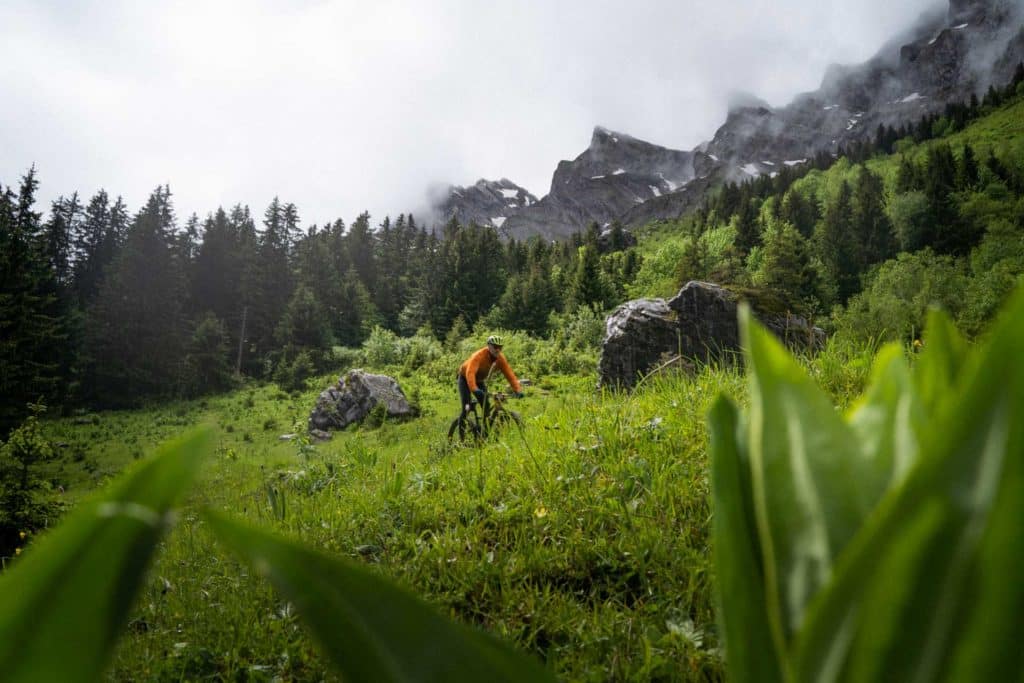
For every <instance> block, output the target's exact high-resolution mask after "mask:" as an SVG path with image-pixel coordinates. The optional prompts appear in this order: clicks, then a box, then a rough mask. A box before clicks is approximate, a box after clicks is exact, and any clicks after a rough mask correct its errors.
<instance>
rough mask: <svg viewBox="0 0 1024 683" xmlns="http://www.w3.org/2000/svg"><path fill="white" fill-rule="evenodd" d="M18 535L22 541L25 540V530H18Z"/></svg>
mask: <svg viewBox="0 0 1024 683" xmlns="http://www.w3.org/2000/svg"><path fill="white" fill-rule="evenodd" d="M18 537H19V538H20V539H21V540H23V541H24V540H25V532H24V531H19V532H18Z"/></svg>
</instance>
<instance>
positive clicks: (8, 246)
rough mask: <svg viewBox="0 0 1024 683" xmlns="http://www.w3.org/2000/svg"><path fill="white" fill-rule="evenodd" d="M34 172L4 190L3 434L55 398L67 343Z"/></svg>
mask: <svg viewBox="0 0 1024 683" xmlns="http://www.w3.org/2000/svg"><path fill="white" fill-rule="evenodd" d="M38 187H39V181H38V180H37V179H36V174H35V168H34V167H33V168H31V169H30V170H29V171H28V173H26V174H25V175H24V177H23V178H22V181H21V185H20V187H19V190H18V193H17V194H15V193H14V192H12V191H11V190H10V189H9V188H8V189H6V190H5V189H3V188H2V187H0V435H2V436H6V434H7V433H8V432H9V431H10V430H11V429H13V428H14V427H16V426H17V425H18V424H19V423H20V422H21V420H22V418H23V417H25V415H27V412H28V404H29V403H30V402H34V401H37V400H38V399H40V398H42V399H44V400H50V401H52V399H55V398H56V396H57V394H56V392H57V387H58V383H59V382H60V379H61V377H60V365H59V362H58V359H57V355H58V354H57V353H55V352H56V351H57V350H59V349H62V348H63V345H64V344H66V338H65V335H64V330H63V328H62V326H61V322H62V321H61V320H59V319H58V318H55V317H54V310H55V305H56V303H57V300H56V294H55V282H56V274H55V272H54V270H53V264H52V263H51V262H50V260H49V259H48V257H47V250H46V248H45V242H44V240H43V236H42V234H41V233H42V226H41V222H40V219H41V215H40V214H39V213H38V212H37V211H35V209H34V206H35V194H36V191H37V189H38Z"/></svg>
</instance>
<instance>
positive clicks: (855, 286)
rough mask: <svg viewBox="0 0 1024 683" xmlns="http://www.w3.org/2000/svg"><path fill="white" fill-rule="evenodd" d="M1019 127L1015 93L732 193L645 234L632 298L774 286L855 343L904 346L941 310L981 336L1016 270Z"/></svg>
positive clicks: (1022, 206)
mask: <svg viewBox="0 0 1024 683" xmlns="http://www.w3.org/2000/svg"><path fill="white" fill-rule="evenodd" d="M1022 121H1024V100H1022V98H1021V97H1020V96H1019V95H1014V96H1013V97H1011V98H1010V99H1009V100H1008V101H1007V102H1006V103H1004V104H1001V105H999V106H990V107H988V108H983V109H981V110H979V113H978V115H977V117H976V118H975V119H974V120H971V121H969V122H967V123H965V124H963V125H962V126H961V127H960V128H959V129H957V130H953V126H951V124H950V119H947V118H946V117H935V118H933V119H931V120H926V123H927V128H928V132H927V133H926V134H923V135H919V137H921V138H923V139H920V140H919V141H915V135H918V134H916V133H915V135H908V136H907V137H904V138H901V139H898V140H894V141H892V142H891V143H889V144H891V147H892V150H893V151H892V152H891V153H887V152H886V150H885V149H878V148H869V149H867V150H866V151H860V152H858V153H857V155H856V156H857V157H859V159H858V160H856V161H853V160H851V159H850V158H849V157H845V156H844V157H842V158H840V159H838V160H837V161H835V162H834V163H832V164H830V165H829V166H827V167H825V168H818V167H815V166H811V165H805V166H804V167H798V168H796V169H794V170H793V171H791V172H789V173H785V174H780V175H778V176H776V177H774V178H761V179H759V180H757V181H754V182H752V183H748V184H746V185H742V186H737V185H727V186H725V188H724V189H723V190H722V191H720V192H719V193H718V195H716V196H715V197H714V198H713V199H712V200H711V201H710V202H708V204H706V205H705V207H704V208H703V210H702V211H699V212H698V213H697V214H696V215H695V216H694V217H693V218H690V219H684V220H681V221H674V222H660V223H655V224H652V225H651V226H649V227H648V228H647V229H646V231H645V232H644V233H642V235H641V240H640V245H639V248H638V249H639V253H640V254H641V256H642V266H641V267H640V268H639V270H638V271H637V275H636V278H635V280H633V282H632V283H631V284H629V285H627V287H626V290H627V293H628V295H629V296H631V297H646V296H659V297H668V296H671V295H672V294H674V293H675V292H676V291H677V290H678V288H679V287H680V286H681V284H682V283H684V282H686V281H687V280H690V279H710V280H713V281H718V282H722V283H727V284H730V285H731V286H733V287H735V288H739V289H747V288H754V289H755V290H760V291H768V292H774V293H775V294H776V295H777V296H778V297H780V298H781V300H782V301H783V302H785V304H786V305H787V306H789V307H791V309H792V310H796V311H800V312H803V313H804V314H810V315H812V316H814V317H815V318H816V319H817V320H818V321H820V322H821V323H823V324H828V325H832V326H833V327H834V329H840V330H842V331H843V332H844V334H846V335H848V336H851V337H853V338H857V339H859V340H861V341H867V340H869V339H879V338H894V339H903V340H905V341H911V340H912V336H911V335H912V334H913V331H914V330H920V329H921V328H922V326H923V323H924V315H925V312H926V310H927V307H928V305H929V304H931V303H939V304H942V305H944V306H946V307H947V309H948V310H950V311H951V312H952V313H953V314H954V315H955V316H956V317H957V318H958V320H959V322H960V324H961V325H962V326H963V327H964V328H965V329H967V330H968V331H969V332H971V333H977V332H979V331H980V330H981V329H982V327H983V326H984V324H985V321H987V320H989V319H990V318H991V317H992V315H993V314H994V312H995V310H996V309H997V308H998V306H999V304H1000V302H1001V301H1003V300H1004V298H1005V297H1006V296H1007V295H1008V293H1009V292H1010V291H1011V289H1012V288H1013V285H1014V283H1015V281H1016V277H1017V275H1018V274H1019V273H1021V272H1022V267H1024V260H1022V256H1021V252H1020V248H1019V246H1018V245H1019V243H1020V239H1021V237H1020V236H1021V234H1024V233H1022V231H1024V222H1022V221H1024V218H1022V217H1024V200H1022V191H1024V186H1022V180H1024V123H1022ZM965 150H969V152H965ZM965 154H966V155H967V157H969V158H965ZM940 226H941V227H940ZM872 231H876V232H872Z"/></svg>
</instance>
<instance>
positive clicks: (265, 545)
mask: <svg viewBox="0 0 1024 683" xmlns="http://www.w3.org/2000/svg"><path fill="white" fill-rule="evenodd" d="M207 517H208V519H209V521H210V525H211V527H212V528H213V529H214V531H215V532H216V534H217V536H218V538H220V540H221V541H222V542H224V543H225V544H226V545H227V546H228V547H230V548H231V549H232V550H233V551H234V552H235V553H237V554H238V555H240V556H242V557H244V558H245V559H246V560H247V561H248V562H249V563H251V564H252V565H253V566H254V567H255V568H256V569H257V570H258V571H260V572H261V573H262V574H264V575H266V576H267V577H268V578H269V579H270V581H271V582H272V583H273V584H274V586H275V587H276V588H277V589H278V590H279V591H280V592H281V593H282V594H283V595H284V596H285V597H286V598H287V599H288V600H290V601H291V602H292V603H294V604H295V606H296V608H297V610H298V612H299V614H300V615H301V616H302V617H303V618H304V619H305V621H306V623H307V624H308V625H309V627H310V629H311V630H312V632H313V636H314V638H316V640H318V641H319V643H320V645H321V647H322V650H323V652H324V653H325V654H326V655H327V656H328V657H329V658H330V659H331V661H333V662H334V664H335V666H336V667H337V669H338V671H339V672H340V673H341V674H342V675H343V676H344V677H345V678H346V679H348V680H353V681H546V680H553V677H552V675H551V673H550V672H548V671H547V670H546V669H545V668H544V667H543V666H542V665H541V664H540V663H539V662H537V661H535V660H534V659H533V658H531V657H529V656H527V655H524V654H520V653H518V652H516V651H515V650H513V649H512V648H511V647H509V646H508V645H505V644H504V643H502V642H501V641H499V640H497V639H496V638H494V637H492V636H490V635H488V634H486V633H484V632H482V631H477V630H474V629H471V628H467V627H465V626H462V625H460V624H457V623H455V622H453V621H450V620H448V619H446V618H444V617H443V616H441V615H440V614H438V613H437V611H436V610H435V609H433V608H432V607H430V606H429V605H427V604H426V603H424V602H423V601H421V600H420V599H418V598H416V597H414V596H413V595H411V594H410V593H408V592H406V591H405V590H403V589H401V588H399V587H397V586H395V585H394V584H392V583H391V582H389V581H387V580H386V579H384V578H382V577H380V576H377V575H376V574H374V573H373V572H371V571H369V570H368V569H366V568H364V567H360V566H358V565H354V564H351V563H349V562H345V561H342V560H340V559H337V558H334V557H330V556H328V555H325V554H323V553H320V552H318V551H315V550H312V549H310V548H307V547H304V546H302V545H300V544H298V543H294V542H291V541H287V540H283V539H279V538H276V537H275V536H273V535H271V534H269V533H267V532H265V531H260V530H258V529H254V528H251V527H248V526H244V525H242V524H239V523H238V522H234V521H231V520H229V519H228V518H226V517H224V516H222V515H219V514H216V513H213V512H208V513H207Z"/></svg>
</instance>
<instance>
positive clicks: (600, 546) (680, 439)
mask: <svg viewBox="0 0 1024 683" xmlns="http://www.w3.org/2000/svg"><path fill="white" fill-rule="evenodd" d="M328 381H329V378H321V379H320V380H319V381H317V382H312V383H311V386H315V387H316V389H310V390H308V391H306V392H303V393H301V394H297V395H294V396H289V395H286V394H283V393H282V392H280V391H278V390H277V389H276V387H274V386H273V385H270V386H265V387H253V388H246V389H242V390H240V391H237V392H234V393H232V394H228V395H224V396H219V397H214V398H209V399H206V400H205V401H197V402H182V403H178V404H173V405H169V406H162V407H159V408H153V409H150V410H141V411H134V412H111V413H98V414H96V415H95V419H93V417H92V416H90V417H89V419H87V420H82V419H75V420H72V419H65V420H56V421H51V422H49V423H47V426H48V428H49V434H50V436H51V437H52V438H53V439H54V440H56V441H62V442H64V443H67V444H68V446H67V447H66V450H67V451H68V453H69V457H67V458H65V459H64V461H62V463H61V464H60V465H59V466H58V467H57V468H56V469H55V470H54V472H53V473H52V476H53V478H54V479H55V480H56V481H57V482H59V483H61V485H63V486H64V487H65V490H66V493H65V494H64V495H65V496H67V497H70V498H72V499H75V498H77V497H78V496H80V495H82V494H83V493H85V492H86V491H88V490H90V489H92V488H94V487H96V486H98V485H100V484H101V483H103V482H104V481H105V480H106V478H107V477H108V476H110V475H113V474H115V473H116V472H118V471H120V470H121V469H122V468H123V467H124V466H126V465H127V464H129V463H130V462H131V461H132V460H134V459H135V457H136V456H139V457H145V456H146V455H148V454H149V453H150V452H151V451H152V450H153V448H154V446H155V444H157V443H159V442H160V441H162V440H164V439H166V438H167V437H168V436H170V435H172V434H176V433H178V432H180V431H182V430H183V429H185V428H186V427H187V426H188V425H192V424H199V423H210V424H213V425H214V427H215V431H216V437H215V438H216V444H217V445H216V448H215V453H216V455H215V456H214V458H213V459H212V461H211V462H207V463H206V464H205V466H204V469H203V471H202V474H201V479H200V483H199V485H198V486H197V487H196V488H195V492H194V493H193V495H192V496H191V498H190V499H189V501H188V503H187V504H186V505H185V506H184V508H183V510H182V511H181V514H180V518H179V523H178V525H177V527H176V528H175V530H174V531H173V532H172V533H171V534H170V535H169V536H168V537H167V538H166V540H165V541H164V543H163V548H162V551H161V552H160V553H159V554H158V557H157V560H156V564H155V565H154V567H153V569H152V571H151V573H150V577H149V579H148V581H147V582H146V584H145V585H144V588H143V591H142V594H141V597H140V600H139V602H138V604H137V606H136V609H135V611H134V613H133V615H132V618H131V622H130V625H129V629H128V634H127V635H126V637H125V638H124V639H123V640H122V641H121V643H120V645H119V649H118V652H117V654H116V657H115V662H114V666H113V670H112V673H113V675H114V676H115V677H116V678H119V679H120V678H132V679H151V678H155V679H163V680H181V679H194V678H199V677H203V676H214V677H219V678H230V679H235V678H237V677H241V678H243V679H244V678H246V677H252V678H255V679H257V680H259V679H262V678H267V679H269V678H272V677H274V676H282V677H284V678H298V679H308V678H314V679H315V678H321V677H325V676H326V677H328V678H329V677H330V675H331V674H330V673H329V672H328V669H327V665H326V663H325V662H323V661H322V660H321V659H320V657H319V655H317V653H316V652H315V651H314V649H313V646H312V645H311V641H310V640H309V638H308V637H307V635H306V633H305V631H304V630H303V628H302V627H301V626H300V625H299V623H298V621H297V617H296V615H295V614H294V611H293V610H292V609H291V608H290V606H289V605H287V604H285V603H283V602H281V600H280V598H278V597H276V594H275V593H274V592H273V591H272V590H271V588H270V587H269V585H268V584H267V583H266V582H264V581H263V580H262V579H258V578H257V577H255V576H254V575H252V574H250V573H249V571H248V569H247V568H246V567H245V565H243V564H240V563H239V562H238V561H237V560H235V559H234V558H233V557H232V556H230V555H229V554H228V553H227V552H226V551H225V550H223V549H222V548H221V547H220V546H219V545H218V544H217V543H215V542H214V540H213V537H212V535H211V534H210V532H209V530H208V529H207V528H206V525H205V523H204V522H203V521H202V519H201V518H200V515H199V514H198V508H199V507H200V506H210V507H212V508H214V509H219V510H223V511H226V512H229V513H231V514H232V515H233V516H235V517H240V518H247V519H248V520H250V521H251V522H253V523H256V524H258V525H260V526H263V527H267V528H270V529H274V530H277V531H280V532H283V533H285V534H286V535H288V536H291V537H293V538H297V539H300V540H302V541H305V542H306V543H308V544H310V545H312V546H314V547H318V548H321V549H323V550H325V551H327V552H329V553H332V554H337V555H340V556H346V557H351V558H355V559H357V560H360V561H363V562H365V563H367V564H369V565H371V566H373V567H376V568H377V569H378V570H379V571H381V572H382V573H383V574H385V575H387V576H390V577H392V578H394V579H395V580H397V581H398V582H399V583H400V584H402V585H405V586H407V587H409V588H411V589H412V590H413V591H414V592H415V593H417V594H419V595H421V596H423V597H425V598H426V599H427V600H429V601H430V602H432V603H434V604H436V605H439V606H440V607H441V608H442V610H443V611H444V612H446V613H449V614H451V615H453V616H454V617H456V618H457V619H459V620H461V621H463V622H465V623H469V624H474V625H478V626H480V627H483V628H486V629H488V630H490V631H491V632H493V633H496V634H497V635H499V636H501V637H503V638H505V639H508V640H510V641H512V642H514V643H516V644H517V645H518V646H519V647H520V648H522V649H525V650H527V651H531V652H533V653H535V654H536V655H538V656H539V657H540V658H541V659H542V660H547V661H548V662H549V663H550V665H551V666H552V667H553V669H554V671H555V672H556V673H557V674H558V675H559V676H562V677H566V678H572V679H589V680H606V679H608V678H633V679H647V678H651V677H661V678H668V679H683V680H688V679H707V678H711V679H717V678H720V677H721V675H722V660H721V654H720V649H719V646H720V644H719V642H718V639H717V636H716V628H715V625H714V612H713V600H712V585H711V580H712V579H711V574H710V564H709V561H710V558H709V552H710V541H709V531H710V530H709V524H710V507H709V500H708V478H707V466H708V464H707V455H706V453H707V430H706V426H705V419H704V418H705V413H706V410H707V408H708V406H709V405H710V401H711V400H712V399H713V397H714V396H715V395H716V394H717V393H718V391H720V390H723V389H724V390H726V391H728V392H729V393H730V394H732V395H736V396H738V395H742V393H743V389H742V382H741V378H740V375H739V373H738V372H737V371H735V370H712V369H704V370H703V371H701V372H700V373H698V374H697V375H696V376H693V377H679V376H676V377H664V378H655V379H652V380H650V381H648V382H646V383H645V385H644V388H643V389H642V390H641V391H639V392H638V393H636V394H633V395H618V394H601V393H596V392H595V391H594V390H593V378H592V376H589V375H588V376H557V375H552V376H549V377H548V378H546V379H545V381H544V382H543V383H542V386H544V387H545V388H544V389H539V388H534V389H533V390H532V393H531V394H530V395H528V397H527V398H526V399H524V400H523V401H520V402H517V403H516V404H515V405H514V407H515V408H516V409H517V410H519V411H520V412H521V413H522V414H523V416H524V418H525V423H526V428H525V431H524V432H523V433H522V434H520V433H519V432H518V431H516V430H514V429H513V430H512V431H508V432H505V433H504V434H502V435H500V436H499V437H498V438H497V439H494V440H493V441H491V442H489V443H487V444H486V445H485V446H483V447H482V448H466V449H461V448H456V449H449V448H448V447H447V445H446V444H445V442H444V434H445V430H446V427H447V424H448V422H449V421H450V420H451V418H452V417H453V416H454V413H455V411H456V405H455V403H456V401H455V388H454V386H449V385H448V384H447V383H443V382H438V381H434V380H431V379H429V378H427V377H424V376H420V375H413V376H412V377H408V378H402V379H401V381H402V384H403V386H405V387H406V389H407V390H408V389H409V386H410V385H415V386H417V387H418V389H419V393H420V396H421V402H422V406H423V408H424V414H423V415H422V416H421V417H419V418H417V419H415V420H412V421H409V422H404V423H392V422H387V423H385V424H384V425H383V426H382V427H380V428H378V429H363V428H355V427H350V428H349V429H348V430H346V431H344V432H341V433H337V434H336V435H335V437H334V439H333V440H332V441H330V442H327V443H323V444H318V445H316V446H313V447H312V448H310V447H308V446H307V445H306V444H304V443H303V442H296V441H291V442H284V441H279V440H278V437H279V436H280V435H281V434H283V433H289V432H295V431H299V432H300V433H301V432H302V427H303V426H304V423H305V418H306V416H307V415H308V411H309V409H310V407H311V406H312V404H313V402H314V400H315V396H316V393H317V392H318V391H319V389H320V388H322V386H324V385H326V384H327V382H328ZM83 422H84V423H85V424H80V423H83ZM72 454H76V455H72ZM271 490H272V491H273V492H274V494H273V495H274V497H275V498H276V499H277V501H278V504H277V506H274V505H272V503H271V500H270V495H269V492H270V491H271ZM282 500H283V505H282V504H281V501H282Z"/></svg>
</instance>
